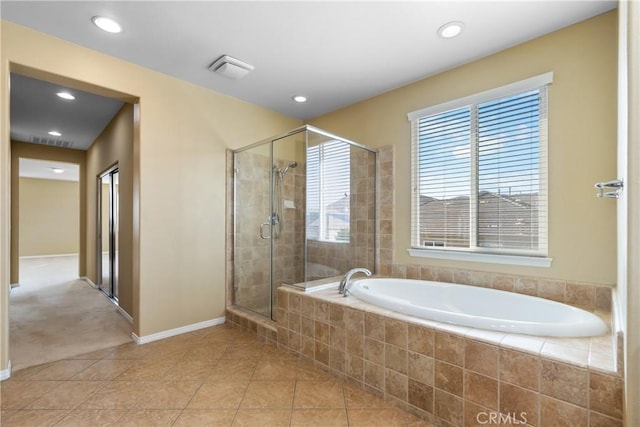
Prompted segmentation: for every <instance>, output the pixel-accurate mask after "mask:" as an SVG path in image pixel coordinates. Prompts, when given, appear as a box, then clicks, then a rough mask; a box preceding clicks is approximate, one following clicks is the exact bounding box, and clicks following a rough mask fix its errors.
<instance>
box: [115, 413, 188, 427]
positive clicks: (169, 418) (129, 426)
mask: <svg viewBox="0 0 640 427" xmlns="http://www.w3.org/2000/svg"><path fill="white" fill-rule="evenodd" d="M179 415H180V411H179V410H178V409H166V410H157V409H133V410H130V411H127V412H126V413H125V414H124V415H123V416H122V418H121V419H120V420H119V421H118V426H122V427H141V426H144V427H155V426H158V427H161V426H170V425H172V424H173V422H174V421H175V420H176V418H178V416H179Z"/></svg>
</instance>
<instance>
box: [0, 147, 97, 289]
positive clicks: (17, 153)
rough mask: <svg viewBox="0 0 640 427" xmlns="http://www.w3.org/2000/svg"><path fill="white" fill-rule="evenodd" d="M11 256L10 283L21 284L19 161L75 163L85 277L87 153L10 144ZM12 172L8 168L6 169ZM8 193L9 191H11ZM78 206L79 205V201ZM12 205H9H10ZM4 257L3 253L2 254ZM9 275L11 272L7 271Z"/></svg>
mask: <svg viewBox="0 0 640 427" xmlns="http://www.w3.org/2000/svg"><path fill="white" fill-rule="evenodd" d="M10 147H11V153H10V158H11V169H10V171H11V178H10V185H11V192H10V194H11V205H10V206H11V216H10V221H11V237H10V240H11V253H10V265H11V267H10V271H11V275H10V279H11V283H18V281H19V279H20V277H19V276H20V272H19V262H18V261H19V259H18V257H19V254H20V249H19V248H20V247H21V243H20V229H21V226H20V214H21V212H20V186H19V183H20V181H19V170H20V168H19V161H20V158H28V159H40V160H56V161H60V162H65V163H74V164H77V165H78V167H79V174H80V182H79V205H78V204H76V206H77V208H78V233H79V240H78V254H79V255H78V276H84V275H85V274H86V271H85V262H86V257H85V255H86V242H85V240H86V239H85V232H86V211H85V210H84V209H83V207H84V205H85V204H86V181H85V180H84V178H83V176H84V171H85V168H86V165H85V159H86V153H85V152H84V151H81V150H70V149H67V148H58V147H49V146H45V145H37V144H27V143H24V142H15V141H14V142H12V143H11V145H10ZM3 167H4V165H3ZM7 170H9V168H7ZM8 193H9V192H8ZM76 203H78V202H76ZM7 206H9V205H7ZM3 255H4V252H3ZM7 273H9V269H7Z"/></svg>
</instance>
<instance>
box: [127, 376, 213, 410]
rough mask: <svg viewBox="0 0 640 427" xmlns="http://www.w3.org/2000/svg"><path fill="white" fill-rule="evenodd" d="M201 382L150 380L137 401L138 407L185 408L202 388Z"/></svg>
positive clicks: (136, 406)
mask: <svg viewBox="0 0 640 427" xmlns="http://www.w3.org/2000/svg"><path fill="white" fill-rule="evenodd" d="M200 386H201V383H200V382H194V381H191V382H177V381H150V382H148V383H146V391H145V393H144V395H142V396H140V398H139V399H138V401H137V402H136V405H135V408H136V409H184V407H185V406H187V403H189V401H190V400H191V398H192V397H193V395H194V394H195V393H196V391H198V389H199V388H200Z"/></svg>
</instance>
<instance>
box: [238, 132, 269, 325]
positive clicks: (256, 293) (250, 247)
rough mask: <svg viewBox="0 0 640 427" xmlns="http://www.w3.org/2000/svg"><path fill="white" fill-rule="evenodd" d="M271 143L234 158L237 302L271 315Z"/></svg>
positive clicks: (248, 150)
mask: <svg viewBox="0 0 640 427" xmlns="http://www.w3.org/2000/svg"><path fill="white" fill-rule="evenodd" d="M271 172H272V167H271V144H269V143H265V144H262V145H259V146H257V147H253V148H250V149H247V150H244V151H241V152H237V153H235V155H234V174H235V177H234V181H235V218H234V228H235V230H234V231H235V233H234V235H235V242H234V288H235V289H234V303H235V304H237V305H239V306H241V307H244V308H246V309H249V310H251V311H254V312H256V313H259V314H262V315H263V316H267V317H270V316H271V286H270V283H271V276H270V275H271V244H270V242H271V233H272V227H271V217H270V212H271V202H270V197H271Z"/></svg>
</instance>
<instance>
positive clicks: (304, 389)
mask: <svg viewBox="0 0 640 427" xmlns="http://www.w3.org/2000/svg"><path fill="white" fill-rule="evenodd" d="M293 406H294V408H296V409H299V408H344V407H345V400H344V392H343V390H342V382H340V381H338V380H328V381H298V382H297V383H296V395H295V399H294V402H293Z"/></svg>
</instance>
